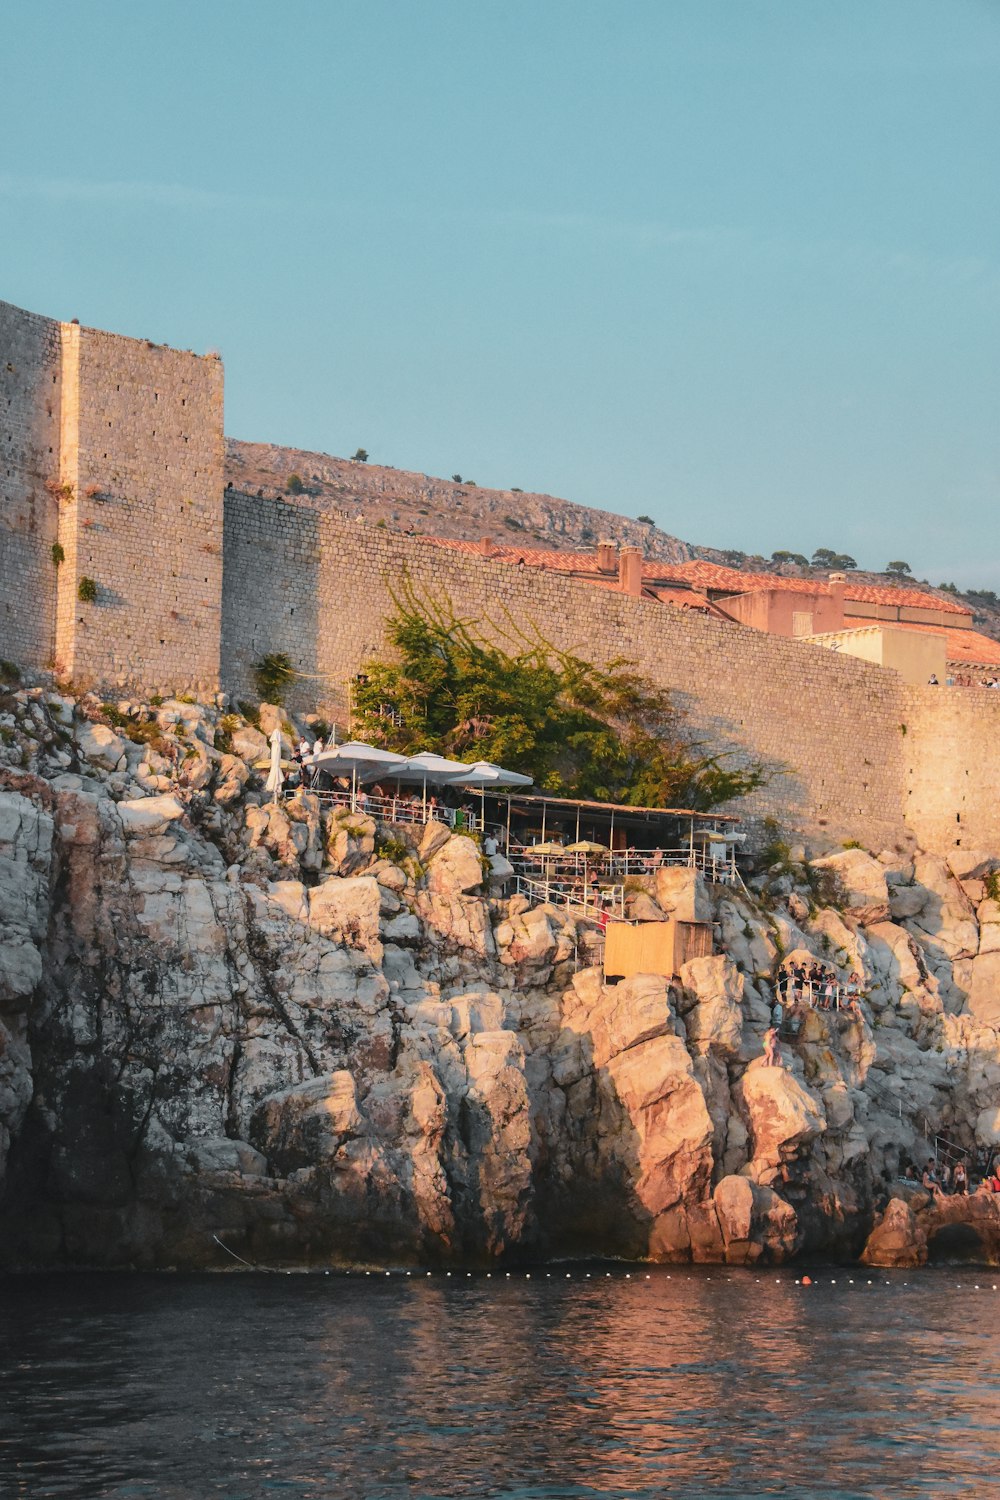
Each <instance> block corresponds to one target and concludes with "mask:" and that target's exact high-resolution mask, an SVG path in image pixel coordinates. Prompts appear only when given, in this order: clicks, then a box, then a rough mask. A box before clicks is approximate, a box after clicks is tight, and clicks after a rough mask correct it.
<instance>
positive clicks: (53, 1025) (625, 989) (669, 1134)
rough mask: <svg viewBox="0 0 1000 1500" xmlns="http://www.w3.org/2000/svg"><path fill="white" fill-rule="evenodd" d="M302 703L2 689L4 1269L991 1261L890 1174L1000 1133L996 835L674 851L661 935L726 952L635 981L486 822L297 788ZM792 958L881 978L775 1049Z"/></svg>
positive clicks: (649, 882)
mask: <svg viewBox="0 0 1000 1500" xmlns="http://www.w3.org/2000/svg"><path fill="white" fill-rule="evenodd" d="M280 721H281V715H280V713H279V711H278V710H276V709H273V708H268V706H267V705H262V707H261V711H260V720H259V727H258V726H257V725H254V724H250V723H248V722H247V721H246V720H245V719H243V718H241V717H240V716H239V715H235V714H231V713H227V712H226V711H225V707H224V706H223V705H221V704H218V703H213V704H201V705H200V704H197V703H191V702H181V701H171V702H166V703H159V704H135V703H121V704H118V705H116V706H113V705H102V704H101V703H100V702H99V701H98V700H97V699H96V698H93V697H84V698H81V699H79V700H77V701H74V700H73V699H71V698H68V697H66V696H63V695H61V694H59V693H57V692H53V691H51V690H49V689H46V688H44V687H37V688H21V689H16V690H11V691H8V692H7V693H5V694H4V695H3V698H2V700H0V1211H2V1214H3V1224H4V1233H3V1236H2V1237H0V1262H2V1263H3V1264H4V1265H6V1266H8V1267H21V1268H24V1267H35V1266H52V1265H61V1266H81V1265H96V1266H133V1267H147V1268H152V1267H206V1266H215V1267H223V1266H225V1267H227V1268H231V1267H233V1266H234V1265H235V1264H237V1262H236V1261H235V1260H234V1257H236V1256H238V1257H242V1259H243V1260H244V1261H246V1262H250V1263H252V1264H254V1265H269V1266H275V1265H303V1266H305V1265H311V1266H324V1265H325V1266H329V1265H338V1264H357V1263H359V1262H360V1263H372V1262H373V1261H379V1260H381V1261H383V1262H384V1261H386V1260H389V1261H391V1262H395V1263H404V1264H414V1263H418V1262H422V1263H438V1264H441V1263H443V1264H457V1263H477V1262H478V1263H485V1264H490V1263H496V1262H501V1263H502V1262H505V1261H506V1262H508V1263H509V1262H510V1261H511V1260H514V1259H522V1260H523V1259H529V1258H537V1257H548V1256H565V1255H610V1254H616V1255H626V1256H635V1257H649V1258H652V1259H655V1260H661V1261H690V1260H694V1261H724V1262H726V1263H729V1264H753V1263H755V1262H759V1263H778V1262H782V1261H786V1260H788V1259H789V1258H791V1257H794V1256H797V1255H825V1256H837V1257H848V1258H849V1257H853V1256H856V1255H858V1254H859V1253H862V1252H863V1253H864V1254H865V1255H866V1256H867V1258H868V1259H869V1260H871V1261H873V1262H876V1263H886V1264H888V1263H892V1264H896V1263H899V1264H910V1263H917V1262H919V1261H921V1260H922V1259H925V1258H927V1256H928V1255H931V1256H933V1255H935V1254H938V1253H942V1247H943V1248H944V1249H946V1250H947V1249H949V1247H950V1249H951V1250H952V1251H954V1250H955V1249H956V1247H958V1249H959V1250H960V1251H961V1253H962V1254H965V1255H966V1256H969V1257H971V1258H974V1259H980V1260H983V1259H985V1260H992V1261H993V1262H994V1263H996V1262H997V1261H998V1260H1000V1209H998V1208H997V1205H996V1202H995V1201H994V1199H993V1198H992V1197H991V1196H989V1195H979V1196H977V1197H976V1198H974V1199H971V1200H964V1199H962V1200H960V1199H949V1200H947V1201H946V1202H944V1203H939V1202H937V1201H934V1200H932V1198H931V1195H930V1194H928V1193H925V1192H922V1191H920V1190H919V1188H914V1187H913V1186H912V1185H905V1184H901V1183H899V1182H898V1180H897V1179H898V1174H899V1171H900V1168H901V1165H902V1163H903V1161H904V1160H906V1159H909V1160H911V1161H917V1162H921V1163H922V1162H923V1161H924V1160H925V1159H926V1156H927V1154H928V1143H927V1142H928V1137H933V1136H934V1135H935V1133H937V1132H942V1133H944V1134H945V1135H947V1137H948V1138H949V1139H950V1140H951V1141H953V1142H956V1143H957V1144H958V1145H959V1146H960V1147H961V1148H963V1149H966V1150H969V1151H970V1152H971V1151H973V1150H974V1149H975V1148H976V1147H977V1146H980V1147H989V1148H992V1147H994V1146H996V1145H997V1144H998V1143H1000V1113H998V1110H997V1098H998V1088H1000V1039H998V1031H997V1028H998V1026H1000V905H998V903H997V901H996V900H995V899H993V896H994V894H995V891H996V882H997V879H998V875H997V871H998V869H1000V857H998V856H1000V851H994V853H993V854H988V853H987V854H982V853H981V854H974V853H968V852H966V851H956V853H955V854H954V855H953V856H952V857H951V862H950V863H947V862H946V861H945V860H943V859H940V858H937V857H935V856H933V855H929V854H922V853H921V852H920V851H919V850H916V849H912V848H899V849H893V850H886V851H882V852H880V853H879V854H878V856H877V857H874V856H872V855H871V854H869V853H867V852H865V851H864V850H862V849H859V848H850V849H842V848H837V849H832V850H830V849H821V848H813V849H806V848H804V847H800V848H789V847H788V846H785V845H780V844H778V845H776V846H775V847H774V849H773V850H772V851H771V852H770V853H769V855H768V861H769V863H768V866H767V868H766V869H763V870H761V871H760V872H759V873H758V874H757V875H755V876H754V875H750V888H751V891H752V894H747V893H746V892H744V891H735V890H733V889H731V888H728V887H721V886H720V887H714V888H709V887H707V886H705V884H704V883H703V882H702V880H701V877H700V876H698V875H697V874H696V873H695V872H693V871H688V870H686V869H676V868H665V869H661V870H659V871H658V872H657V873H656V875H655V876H650V877H648V878H647V879H646V880H645V881H643V882H634V883H633V886H634V888H633V889H632V890H631V891H630V896H629V901H630V913H631V916H632V917H633V918H635V919H642V920H645V921H660V920H663V918H664V917H665V916H666V915H667V914H669V913H671V912H673V913H675V914H676V915H677V916H678V917H681V918H694V919H698V920H706V921H710V922H712V923H713V930H714V935H715V952H714V954H712V955H711V956H706V957H702V958H698V959H694V960H692V961H691V962H689V963H687V964H686V965H685V966H684V968H683V969H682V971H681V974H680V976H679V978H678V979H677V980H676V981H668V980H666V979H664V978H659V977H657V976H655V975H645V976H639V977H636V978H634V979H630V980H627V981H624V982H622V983H619V984H609V983H605V982H604V979H603V974H602V970H601V969H600V968H599V967H598V968H595V967H586V966H583V961H582V960H581V957H580V952H581V942H580V939H581V925H583V926H586V924H581V923H580V922H579V921H578V920H577V919H576V918H574V917H572V916H571V915H569V914H568V913H567V912H566V910H565V909H561V908H556V907H553V906H542V905H536V906H530V905H529V904H528V902H527V901H526V899H525V898H523V897H519V896H507V895H504V894H503V891H502V889H501V888H500V886H499V885H498V884H497V883H496V880H495V879H494V876H493V872H492V871H491V870H490V868H489V866H488V865H486V864H484V862H483V860H482V858H481V856H480V850H479V848H478V846H477V844H476V843H475V842H474V840H473V839H472V838H470V837H469V836H467V835H462V834H457V835H456V834H452V833H451V832H450V831H449V830H448V829H446V828H444V827H442V826H440V825H438V824H432V825H430V826H429V827H428V828H427V829H424V828H422V827H420V828H413V829H409V830H408V829H406V828H397V829H393V830H391V831H390V832H386V831H383V830H380V829H379V828H377V827H376V825H375V824H374V823H373V822H372V821H371V819H370V818H368V817H366V816H363V815H360V814H352V813H350V812H349V811H344V810H341V811H335V810H334V811H331V810H329V809H324V808H323V807H322V806H321V805H320V803H319V801H318V800H317V798H316V797H315V796H313V795H312V794H310V793H308V792H306V793H298V794H296V795H295V796H294V797H293V798H292V799H291V800H290V801H288V802H286V803H284V804H283V805H280V806H278V805H275V804H274V803H273V802H270V801H269V800H268V798H267V795H266V793H265V791H264V788H263V785H262V776H263V773H262V771H261V769H260V765H261V759H262V756H263V752H264V750H265V747H266V741H265V739H264V735H263V734H262V733H261V729H265V730H266V729H268V728H273V727H274V726H275V725H276V724H278V723H280ZM288 727H289V729H290V730H291V731H292V732H298V730H299V729H300V728H301V727H303V726H295V725H289V726H288ZM265 764H266V762H265ZM748 875H749V872H748ZM588 930H591V931H592V929H588ZM783 956H792V957H794V956H799V957H802V958H810V959H811V958H817V957H818V958H821V959H822V960H823V962H825V963H827V964H829V965H831V966H832V967H834V968H835V969H836V971H837V973H838V974H839V975H840V976H841V977H846V976H847V975H848V974H849V973H851V972H852V971H856V972H857V973H858V974H860V975H861V976H862V978H863V990H864V996H863V999H862V1001H861V1005H860V1010H859V1011H858V1012H857V1013H854V1012H842V1013H837V1012H823V1011H820V1010H809V1011H806V1012H805V1013H804V1015H803V1017H802V1020H801V1026H800V1027H799V1029H798V1030H797V1031H796V1032H795V1033H794V1035H790V1036H789V1037H788V1039H786V1041H785V1043H784V1045H783V1048H782V1058H781V1065H780V1066H773V1065H772V1066H769V1065H768V1064H767V1062H766V1060H765V1058H764V1056H763V1043H764V1035H765V1032H766V1030H767V1028H768V1027H769V1026H770V1025H771V1024H772V1020H773V1019H774V1016H773V1011H772V1005H773V1001H774V995H775V991H774V985H775V976H776V973H777V971H778V967H779V964H780V961H781V959H782V957H783ZM956 1234H958V1235H959V1239H958V1240H956V1238H955V1236H956ZM866 1244H867V1249H866V1248H865V1247H866Z"/></svg>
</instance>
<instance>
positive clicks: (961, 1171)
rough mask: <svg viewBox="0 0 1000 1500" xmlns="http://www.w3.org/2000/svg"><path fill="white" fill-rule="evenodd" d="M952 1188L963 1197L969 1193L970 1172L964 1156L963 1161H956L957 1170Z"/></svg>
mask: <svg viewBox="0 0 1000 1500" xmlns="http://www.w3.org/2000/svg"><path fill="white" fill-rule="evenodd" d="M951 1190H952V1192H953V1193H957V1194H960V1195H961V1196H962V1197H965V1196H966V1195H967V1194H968V1191H969V1173H968V1169H967V1167H966V1165H965V1158H964V1157H963V1158H962V1160H961V1161H957V1162H956V1163H955V1172H954V1175H953V1177H952V1180H951Z"/></svg>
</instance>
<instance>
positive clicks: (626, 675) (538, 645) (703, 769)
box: [354, 583, 773, 809]
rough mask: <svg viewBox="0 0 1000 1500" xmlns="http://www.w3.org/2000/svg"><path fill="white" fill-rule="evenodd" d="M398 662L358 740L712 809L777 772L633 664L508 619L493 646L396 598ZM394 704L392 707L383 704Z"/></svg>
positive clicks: (374, 666) (376, 669)
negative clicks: (699, 729)
mask: <svg viewBox="0 0 1000 1500" xmlns="http://www.w3.org/2000/svg"><path fill="white" fill-rule="evenodd" d="M394 603H395V606H396V609H395V613H394V615H393V616H392V617H391V619H390V620H389V621H388V622H387V624H388V637H389V640H390V642H391V643H392V645H393V646H394V648H395V650H396V652H397V655H398V659H397V660H396V661H394V662H385V661H373V662H370V663H369V664H368V665H367V666H366V668H365V670H364V672H363V673H362V679H363V680H362V679H359V682H358V685H357V689H356V694H355V702H354V707H355V722H356V723H358V720H360V724H359V725H358V732H359V737H361V738H368V739H374V740H376V741H378V742H381V743H382V744H385V745H388V746H389V747H390V748H391V749H393V750H399V751H401V752H403V753H405V754H413V753H415V752H416V751H419V750H438V751H442V752H444V753H446V754H452V755H459V756H464V757H466V758H468V759H473V758H475V759H484V760H492V761H498V762H500V763H502V764H503V765H505V766H509V767H510V768H511V769H512V770H519V771H526V772H529V773H530V774H531V775H533V776H534V778H535V783H536V785H538V786H539V787H541V788H542V789H543V790H545V791H548V792H552V793H553V794H554V795H561V796H570V797H584V798H594V799H596V800H598V801H605V802H619V803H629V804H632V805H634V806H649V807H692V808H695V809H707V808H710V807H714V806H717V805H718V804H719V803H721V802H728V801H731V800H732V799H733V798H736V797H742V796H745V795H746V794H747V793H748V792H750V791H752V790H754V788H756V787H759V786H763V785H765V784H766V782H767V781H768V780H769V779H770V776H771V775H772V774H773V772H772V771H768V770H767V769H766V768H765V767H764V766H763V765H762V764H761V763H759V762H752V763H751V764H749V765H739V764H734V763H732V760H731V757H730V756H728V755H726V754H724V753H720V752H717V751H713V750H712V749H711V748H710V747H709V746H707V745H706V744H705V743H703V742H700V741H697V740H695V739H693V738H692V737H691V736H690V735H689V733H688V731H687V726H686V723H685V720H684V716H683V714H682V713H681V711H680V710H679V709H678V708H677V707H676V706H675V705H674V703H673V701H672V699H671V697H670V694H669V693H667V692H666V691H665V690H664V689H662V688H658V687H656V686H655V684H653V683H651V682H649V680H648V679H647V678H645V677H643V676H641V675H640V674H639V673H638V672H636V671H635V670H634V665H633V664H632V663H630V662H628V661H625V660H618V661H614V662H611V663H610V664H609V665H608V666H607V667H599V666H596V665H594V664H593V663H592V662H588V661H585V660H584V659H583V658H582V657H579V656H575V655H573V654H572V653H571V652H566V651H560V650H559V649H558V648H556V647H554V646H553V645H552V643H551V642H549V641H546V640H544V639H542V638H540V637H538V638H534V639H532V638H529V637H527V636H525V635H523V634H522V633H521V632H520V631H518V630H517V628H516V627H515V626H513V624H509V625H508V626H507V627H506V628H505V629H503V630H497V629H496V628H494V629H493V630H491V631H490V632H489V634H490V635H491V636H496V635H499V636H500V638H501V639H503V640H505V641H506V645H496V644H493V642H492V640H489V639H487V637H486V635H484V634H483V633H482V632H481V631H480V628H479V622H478V621H473V620H462V619H459V618H458V617H457V616H456V615H455V613H454V611H453V609H452V607H451V605H450V603H447V602H443V603H442V602H433V601H432V602H428V601H426V600H421V599H418V598H417V597H416V595H415V594H414V592H413V589H412V587H411V586H410V585H409V584H408V583H407V584H405V585H404V588H403V590H402V592H401V594H400V595H399V596H394ZM387 709H391V710H392V711H393V712H392V713H391V715H390V714H387V712H386V710H387Z"/></svg>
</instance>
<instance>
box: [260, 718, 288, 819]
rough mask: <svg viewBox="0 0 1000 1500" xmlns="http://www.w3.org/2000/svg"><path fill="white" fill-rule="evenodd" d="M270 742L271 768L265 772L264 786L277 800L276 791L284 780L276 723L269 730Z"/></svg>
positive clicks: (279, 789)
mask: <svg viewBox="0 0 1000 1500" xmlns="http://www.w3.org/2000/svg"><path fill="white" fill-rule="evenodd" d="M270 743H271V768H270V770H269V771H268V773H267V780H266V781H265V783H264V787H265V789H266V790H267V791H269V792H273V794H274V800H275V802H277V800H278V793H279V792H280V791H281V788H282V786H283V785H284V782H285V778H284V776H283V775H282V771H281V729H280V727H279V726H278V725H275V727H274V728H273V729H272V730H271V736H270Z"/></svg>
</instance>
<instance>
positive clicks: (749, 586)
mask: <svg viewBox="0 0 1000 1500" xmlns="http://www.w3.org/2000/svg"><path fill="white" fill-rule="evenodd" d="M650 568H652V570H653V571H655V572H656V574H657V575H658V576H661V577H662V576H669V577H670V578H671V579H686V580H687V581H688V582H690V583H692V584H700V585H701V587H702V588H706V589H720V590H721V589H725V590H727V591H730V592H732V593H734V594H750V593H756V592H757V591H758V590H760V589H782V590H785V591H786V592H788V593H793V594H827V593H829V591H830V585H829V583H828V581H827V580H826V579H818V578H786V577H784V576H783V575H782V574H780V573H743V572H741V571H740V570H739V569H738V568H724V567H722V565H721V564H719V563H710V562H705V561H704V560H703V559H702V558H695V559H694V560H693V561H692V562H686V563H673V564H669V565H667V566H666V567H663V566H658V565H656V564H652V565H650V564H648V563H647V564H646V566H645V568H644V569H643V574H644V576H645V575H647V573H648V571H649V570H650ZM844 598H845V599H855V600H857V602H858V603H859V604H890V605H897V606H900V607H902V608H909V609H933V610H937V611H938V612H939V613H941V614H948V615H969V616H971V614H972V611H971V609H967V608H966V606H965V605H963V604H955V603H954V602H953V601H952V600H951V599H942V598H940V597H939V596H938V595H937V594H928V593H925V592H924V590H923V589H908V588H896V586H895V585H894V584H882V583H856V582H854V581H853V580H852V579H851V578H848V579H847V580H846V582H845V584H844Z"/></svg>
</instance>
